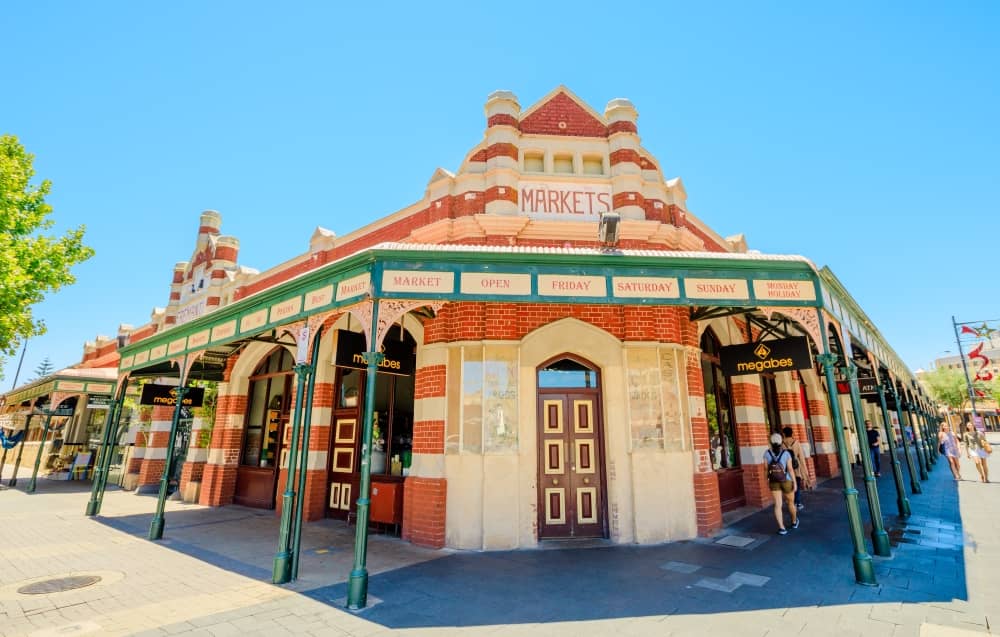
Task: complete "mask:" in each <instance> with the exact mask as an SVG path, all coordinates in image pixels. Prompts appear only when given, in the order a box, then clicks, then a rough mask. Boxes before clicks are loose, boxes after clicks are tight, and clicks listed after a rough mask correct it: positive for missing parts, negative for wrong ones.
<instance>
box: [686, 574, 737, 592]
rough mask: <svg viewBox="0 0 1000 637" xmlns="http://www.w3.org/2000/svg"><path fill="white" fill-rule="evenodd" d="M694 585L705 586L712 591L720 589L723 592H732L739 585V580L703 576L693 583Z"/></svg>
mask: <svg viewBox="0 0 1000 637" xmlns="http://www.w3.org/2000/svg"><path fill="white" fill-rule="evenodd" d="M694 585H695V586H698V587H701V588H707V589H709V590H713V591H721V592H723V593H732V592H733V591H735V590H736V589H737V588H739V587H740V582H732V581H729V580H728V579H717V578H715V577H703V578H701V579H700V580H698V581H697V582H695V583H694Z"/></svg>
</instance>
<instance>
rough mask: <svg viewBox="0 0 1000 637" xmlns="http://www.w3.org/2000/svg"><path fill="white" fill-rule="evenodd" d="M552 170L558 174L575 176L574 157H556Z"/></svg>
mask: <svg viewBox="0 0 1000 637" xmlns="http://www.w3.org/2000/svg"><path fill="white" fill-rule="evenodd" d="M552 170H553V171H554V172H557V173H564V174H567V175H572V174H573V156H572V155H556V156H555V158H553V160H552Z"/></svg>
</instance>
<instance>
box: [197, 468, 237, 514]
mask: <svg viewBox="0 0 1000 637" xmlns="http://www.w3.org/2000/svg"><path fill="white" fill-rule="evenodd" d="M235 493H236V466H235V465H233V466H225V465H217V464H206V465H205V470H204V474H203V475H202V479H201V492H200V493H199V494H198V504H201V505H205V506H210V507H220V506H225V505H227V504H232V503H233V495H234V494H235Z"/></svg>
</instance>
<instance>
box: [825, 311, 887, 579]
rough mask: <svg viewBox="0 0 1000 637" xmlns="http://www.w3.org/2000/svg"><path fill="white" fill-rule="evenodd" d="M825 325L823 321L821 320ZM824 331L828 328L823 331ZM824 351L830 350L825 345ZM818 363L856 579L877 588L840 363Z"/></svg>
mask: <svg viewBox="0 0 1000 637" xmlns="http://www.w3.org/2000/svg"><path fill="white" fill-rule="evenodd" d="M821 324H822V321H821ZM824 329H825V328H824ZM823 348H824V349H828V346H827V344H826V343H825V342H824V343H823ZM817 358H818V360H819V362H820V363H822V365H823V372H824V374H825V375H826V386H827V388H828V391H827V401H828V402H829V403H830V415H831V416H832V418H833V438H834V440H835V441H836V443H837V460H838V461H839V462H840V473H841V475H843V477H844V501H845V503H846V504H847V519H848V522H849V523H850V527H851V540H852V541H853V542H854V579H855V580H856V581H857V582H858V583H859V584H865V585H867V586H875V585H877V582H876V581H875V569H874V568H873V567H872V556H871V555H869V554H868V551H867V549H866V547H865V538H864V531H863V530H862V528H861V511H860V509H859V507H858V490H857V489H855V488H854V476H853V475H852V473H851V462H850V459H848V457H847V441H846V440H845V439H844V420H843V418H841V416H840V405H838V404H837V403H838V402H839V401H838V399H837V380H836V379H835V378H834V377H833V368H834V366H835V365H836V364H837V357H836V356H835V355H834V354H830V353H823V354H820V355H819V356H818V357H817Z"/></svg>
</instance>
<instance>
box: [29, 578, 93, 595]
mask: <svg viewBox="0 0 1000 637" xmlns="http://www.w3.org/2000/svg"><path fill="white" fill-rule="evenodd" d="M100 581H101V576H100V575H72V576H70V577H55V578H52V579H46V580H42V581H40V582H35V583H33V584H26V585H25V586H22V587H21V588H19V589H17V592H18V593H20V594H22V595H45V594H46V593H62V592H63V591H71V590H73V589H75V588H83V587H85V586H90V585H92V584H96V583H98V582H100Z"/></svg>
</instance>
